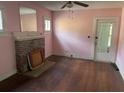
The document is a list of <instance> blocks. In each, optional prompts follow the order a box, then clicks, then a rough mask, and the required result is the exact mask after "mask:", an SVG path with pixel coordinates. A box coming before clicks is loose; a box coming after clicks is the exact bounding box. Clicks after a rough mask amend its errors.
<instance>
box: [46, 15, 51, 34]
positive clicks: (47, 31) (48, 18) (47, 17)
mask: <svg viewBox="0 0 124 93" xmlns="http://www.w3.org/2000/svg"><path fill="white" fill-rule="evenodd" d="M45 20H48V21H50V30H46V29H45ZM51 24H52V22H51V18H50V17H49V16H45V17H44V32H45V33H49V32H52V26H51Z"/></svg>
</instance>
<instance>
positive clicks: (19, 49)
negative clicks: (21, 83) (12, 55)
mask: <svg viewBox="0 0 124 93" xmlns="http://www.w3.org/2000/svg"><path fill="white" fill-rule="evenodd" d="M13 35H14V38H15V48H16V62H17V69H18V72H26V71H29V70H33V69H35V68H37V67H38V66H39V65H42V64H43V63H44V58H45V56H44V46H45V45H44V42H45V39H44V36H42V35H41V34H40V33H38V32H16V33H14V34H13Z"/></svg>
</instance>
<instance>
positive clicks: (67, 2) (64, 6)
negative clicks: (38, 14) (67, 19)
mask: <svg viewBox="0 0 124 93" xmlns="http://www.w3.org/2000/svg"><path fill="white" fill-rule="evenodd" d="M68 3H69V2H67V3H66V4H64V5H63V6H62V7H61V9H63V8H65V7H66V5H67V4H68Z"/></svg>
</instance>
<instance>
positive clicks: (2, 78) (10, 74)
mask: <svg viewBox="0 0 124 93" xmlns="http://www.w3.org/2000/svg"><path fill="white" fill-rule="evenodd" d="M16 73H17V70H16V69H13V70H11V71H9V72H7V73H4V74H2V75H0V81H2V80H4V79H7V78H8V77H10V76H12V75H14V74H16Z"/></svg>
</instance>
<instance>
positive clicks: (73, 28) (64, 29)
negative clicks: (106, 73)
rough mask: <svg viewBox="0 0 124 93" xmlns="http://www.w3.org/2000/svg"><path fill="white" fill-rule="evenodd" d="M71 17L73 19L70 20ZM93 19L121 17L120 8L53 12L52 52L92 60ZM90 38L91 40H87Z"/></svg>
mask: <svg viewBox="0 0 124 93" xmlns="http://www.w3.org/2000/svg"><path fill="white" fill-rule="evenodd" d="M72 16H73V18H72ZM95 17H119V18H120V17H121V8H117V9H116V8H115V9H94V10H93V9H92V10H80V11H74V12H73V13H72V12H70V13H69V12H66V11H63V12H60V11H58V12H54V13H53V23H54V24H53V29H54V39H53V40H54V42H53V43H54V44H53V51H54V54H57V55H67V56H68V54H69V53H71V54H73V55H74V56H75V57H78V58H85V59H92V58H93V54H94V41H93V38H92V37H94V34H93V22H94V18H95ZM88 35H89V36H91V38H90V39H89V38H87V37H88Z"/></svg>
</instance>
